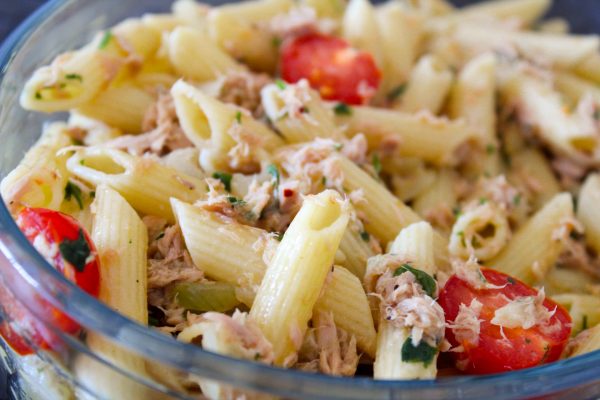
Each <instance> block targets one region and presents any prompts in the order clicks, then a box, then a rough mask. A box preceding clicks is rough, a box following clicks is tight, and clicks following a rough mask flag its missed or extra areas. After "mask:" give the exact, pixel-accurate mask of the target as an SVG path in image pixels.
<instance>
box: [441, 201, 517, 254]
mask: <svg viewBox="0 0 600 400" xmlns="http://www.w3.org/2000/svg"><path fill="white" fill-rule="evenodd" d="M510 234H511V231H510V227H509V225H508V220H507V218H506V214H505V213H504V212H503V211H502V210H501V209H500V208H499V207H497V206H495V205H494V204H493V203H489V202H488V203H485V204H481V205H478V206H477V207H474V208H471V209H467V210H465V211H464V212H463V213H462V214H461V215H460V216H459V217H458V219H457V220H456V222H455V223H454V226H453V227H452V234H451V235H450V244H449V245H448V248H449V251H450V254H452V255H453V256H456V257H460V258H462V259H464V260H468V259H469V257H471V256H473V255H474V256H475V257H476V258H477V259H478V260H481V261H487V260H489V259H491V258H493V257H494V256H496V255H497V254H498V253H499V252H500V251H501V250H502V249H503V248H504V246H505V245H506V244H507V243H508V241H509V239H510Z"/></svg>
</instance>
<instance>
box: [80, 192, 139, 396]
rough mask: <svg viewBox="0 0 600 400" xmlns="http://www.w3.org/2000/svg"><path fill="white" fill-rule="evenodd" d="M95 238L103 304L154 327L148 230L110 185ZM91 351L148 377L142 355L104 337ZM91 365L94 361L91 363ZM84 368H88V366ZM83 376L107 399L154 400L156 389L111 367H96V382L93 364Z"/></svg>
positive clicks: (91, 337) (94, 340)
mask: <svg viewBox="0 0 600 400" xmlns="http://www.w3.org/2000/svg"><path fill="white" fill-rule="evenodd" d="M94 207H95V215H94V223H93V229H92V239H93V241H94V243H95V244H96V248H97V250H98V257H100V263H99V265H100V292H99V296H98V298H99V300H101V301H102V302H103V303H105V304H106V305H108V306H109V307H111V308H113V309H115V310H116V311H118V312H119V313H121V314H123V315H125V316H127V317H129V318H131V319H133V320H134V321H137V322H139V323H140V324H142V325H147V324H148V309H147V307H148V305H147V299H146V290H147V288H146V286H147V284H146V263H147V256H146V251H147V247H148V234H147V231H146V226H145V225H144V223H143V222H142V220H141V219H140V218H139V217H138V215H137V213H136V212H135V211H134V210H133V208H131V206H130V205H129V204H128V203H127V201H126V200H125V199H124V198H123V197H121V195H119V194H118V193H117V192H116V191H114V190H113V189H111V188H110V187H108V186H106V185H100V186H98V187H97V189H96V200H95V202H94ZM87 342H88V346H89V348H90V349H91V350H92V351H93V352H95V353H97V354H99V355H100V356H101V357H102V358H105V359H107V360H109V361H110V362H111V363H113V364H115V365H117V366H118V367H120V368H123V369H125V370H127V371H128V372H129V373H131V374H134V375H139V376H142V377H145V376H147V372H146V365H145V361H144V359H143V358H142V357H141V356H138V355H135V354H132V353H131V352H129V351H126V350H124V349H122V348H120V347H119V346H117V345H115V344H114V343H112V342H110V341H109V340H107V339H105V338H104V337H102V336H100V335H98V334H96V333H93V332H89V333H88V336H87ZM86 360H87V361H88V362H91V360H90V359H86ZM83 364H86V363H85V362H84V363H83ZM80 367H81V368H79V369H78V371H79V374H78V375H79V377H80V378H81V379H82V381H84V382H85V383H87V384H88V385H91V386H92V387H93V388H94V389H95V390H96V391H97V392H99V394H101V395H102V396H105V397H106V398H117V397H122V396H125V397H126V398H130V399H143V398H149V397H148V396H150V389H148V388H145V387H144V386H142V385H140V384H139V383H137V382H134V381H133V380H131V379H129V378H127V377H125V376H123V375H120V374H117V373H115V372H114V371H112V370H109V369H108V368H100V369H98V368H94V369H93V370H94V371H95V374H94V379H92V378H91V376H89V375H88V372H87V371H89V366H87V368H86V366H85V365H80Z"/></svg>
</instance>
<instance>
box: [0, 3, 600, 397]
mask: <svg viewBox="0 0 600 400" xmlns="http://www.w3.org/2000/svg"><path fill="white" fill-rule="evenodd" d="M73 1H77V0H50V1H48V2H47V3H46V4H44V5H43V6H42V7H40V8H39V9H38V10H36V11H35V12H34V13H33V14H31V15H30V16H29V17H28V18H27V19H26V20H25V21H24V22H22V23H21V24H20V25H19V26H18V27H17V28H16V29H15V30H14V31H13V32H12V33H11V34H10V35H9V36H8V38H7V39H6V40H5V41H4V42H3V43H2V45H1V46H0V84H1V83H2V81H3V79H4V75H5V72H6V70H7V68H8V67H9V66H10V63H11V60H12V57H13V55H14V54H15V53H16V52H18V51H19V49H20V48H21V46H22V45H23V44H24V43H25V42H26V41H27V39H28V38H29V36H30V35H31V34H32V32H34V31H35V30H36V28H37V27H38V26H39V25H40V23H41V22H42V21H44V20H45V19H46V18H47V17H49V16H50V15H52V14H54V13H56V12H58V11H59V10H60V8H62V7H63V6H66V5H67V4H70V3H71V2H73ZM0 236H1V237H2V238H3V239H2V240H1V241H0V251H2V252H3V253H4V254H5V256H6V257H7V258H8V259H9V260H10V261H11V263H12V266H13V268H15V269H16V270H17V271H18V273H19V274H20V275H21V276H23V277H24V278H25V279H26V280H27V281H28V282H29V283H30V284H31V285H32V286H34V287H35V288H36V290H37V291H38V292H39V293H40V294H42V295H43V296H45V297H47V298H51V300H52V302H53V303H54V304H55V305H56V306H57V307H59V308H60V309H61V310H63V311H64V312H66V313H68V314H69V315H71V316H72V317H73V318H74V319H75V320H77V321H79V322H80V323H81V324H82V325H83V326H85V327H86V328H87V329H90V330H92V331H95V332H97V333H100V334H102V335H105V336H107V337H111V338H113V340H114V341H115V342H116V343H119V344H121V345H122V346H124V347H126V348H128V349H130V350H132V351H135V352H137V353H140V354H143V355H145V356H147V357H148V358H151V359H154V360H157V361H159V362H161V363H165V364H167V365H171V366H173V367H176V368H178V369H182V370H185V371H189V372H191V373H196V374H198V375H201V376H204V377H207V378H211V379H216V380H221V381H224V382H227V383H230V384H235V385H236V386H241V387H246V388H250V389H256V390H260V391H265V392H271V393H273V394H277V395H287V396H290V395H292V396H302V397H310V398H346V399H360V398H388V397H389V396H388V395H389V394H390V393H394V398H415V396H416V395H418V394H420V393H422V394H423V396H427V392H430V393H431V394H433V393H439V394H440V395H441V394H443V395H444V396H448V395H449V394H450V393H454V394H455V395H456V396H457V397H458V396H459V395H460V397H465V398H476V397H479V396H481V394H482V393H487V395H486V397H487V398H489V399H492V398H496V396H494V394H496V395H497V394H498V392H497V391H496V390H493V389H497V390H500V389H501V390H502V393H503V395H504V396H506V395H510V394H514V395H518V396H535V395H538V396H539V395H544V394H551V393H554V392H558V391H562V390H566V389H569V388H570V387H574V386H577V385H585V384H590V383H592V382H594V381H597V380H598V379H599V377H600V351H596V352H592V353H589V354H586V355H584V356H580V357H577V358H574V359H567V360H562V361H558V362H555V363H552V364H547V365H544V366H540V367H536V368H531V369H527V370H522V371H515V372H509V373H505V374H498V375H488V376H459V377H444V378H439V379H437V380H424V381H378V380H373V379H371V378H368V377H357V378H342V377H333V376H328V375H321V374H313V373H307V372H302V371H296V370H287V369H283V368H278V367H271V366H267V365H264V364H259V363H255V362H251V361H244V360H239V359H234V358H230V357H226V356H221V355H219V354H215V353H210V352H207V351H204V350H202V349H201V348H199V347H194V346H190V345H187V344H184V343H180V342H177V341H176V340H173V339H172V338H169V337H168V336H166V335H164V334H162V333H159V332H157V331H154V330H152V329H149V328H147V327H144V326H142V325H140V324H138V323H136V322H134V321H132V320H130V319H128V318H126V317H124V316H122V315H120V314H118V313H117V312H115V311H113V310H112V309H110V308H109V307H107V306H106V305H104V304H102V303H100V302H99V301H97V300H96V299H94V298H92V297H91V296H89V295H87V294H86V293H85V292H83V291H81V290H80V289H79V288H78V287H77V286H76V285H74V284H73V283H71V282H70V281H68V280H66V279H65V278H64V277H63V276H62V275H61V274H60V273H58V272H57V271H56V270H55V269H54V268H52V266H50V264H48V263H47V262H46V261H45V260H44V259H43V257H42V256H41V255H39V254H38V253H37V251H36V250H35V249H34V248H33V246H32V245H31V244H30V243H29V242H28V241H27V239H26V238H25V236H24V235H23V234H22V233H21V232H20V230H19V228H18V227H17V225H16V224H15V222H14V220H13V219H12V217H11V215H10V213H9V211H8V209H7V207H6V204H5V203H4V202H3V201H0ZM55 287H62V288H67V293H65V295H64V296H60V298H59V299H57V298H52V296H51V295H50V293H52V288H55ZM31 311H33V312H34V313H35V310H31ZM325 390H326V391H325ZM440 398H442V397H440Z"/></svg>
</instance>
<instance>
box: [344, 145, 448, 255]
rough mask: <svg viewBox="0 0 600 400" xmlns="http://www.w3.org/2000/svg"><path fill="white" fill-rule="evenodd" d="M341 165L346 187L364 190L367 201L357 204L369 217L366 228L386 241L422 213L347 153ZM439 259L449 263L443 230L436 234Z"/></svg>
mask: <svg viewBox="0 0 600 400" xmlns="http://www.w3.org/2000/svg"><path fill="white" fill-rule="evenodd" d="M338 162H339V168H340V169H341V171H342V173H343V175H344V188H345V189H346V190H347V191H348V192H350V193H351V192H353V191H355V190H362V192H363V198H364V201H360V202H357V203H356V204H355V205H354V206H355V207H356V209H357V211H358V212H360V213H362V214H363V215H364V216H365V217H364V219H365V229H366V230H367V231H368V232H371V233H373V234H374V235H375V236H377V237H378V238H379V239H380V240H381V241H382V243H383V244H386V243H388V242H391V241H392V240H393V239H394V238H395V237H396V236H397V235H398V232H400V230H401V229H402V228H404V227H406V226H408V225H410V224H412V223H415V222H419V221H420V219H421V218H420V217H419V216H418V215H417V214H416V213H415V212H414V211H413V210H411V209H410V207H408V206H407V205H405V204H404V203H402V202H401V201H400V200H399V199H398V198H396V197H395V196H394V195H393V194H392V193H390V192H389V191H388V190H387V189H386V188H385V186H383V185H382V184H381V183H380V182H377V181H376V180H375V179H374V178H373V177H371V176H370V175H369V174H367V173H366V172H365V171H363V170H362V169H360V168H359V167H358V166H357V165H356V164H354V163H353V162H352V161H350V160H348V159H347V158H345V157H340V158H339V161H338ZM434 247H435V258H436V263H438V264H439V265H440V266H442V265H447V264H448V254H447V241H446V239H445V238H444V237H443V236H442V235H440V234H439V233H435V234H434Z"/></svg>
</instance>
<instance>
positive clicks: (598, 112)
mask: <svg viewBox="0 0 600 400" xmlns="http://www.w3.org/2000/svg"><path fill="white" fill-rule="evenodd" d="M594 119H595V120H596V121H598V120H600V109H597V110H594Z"/></svg>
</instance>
